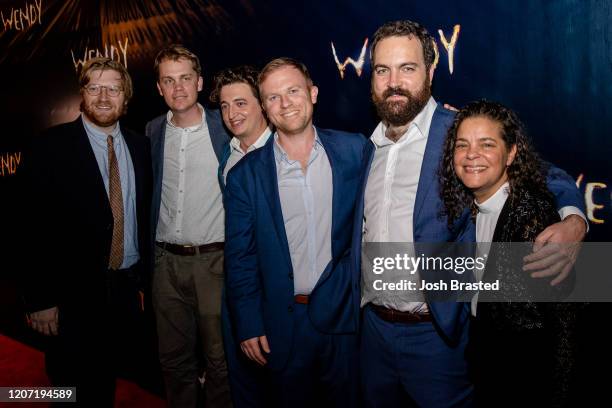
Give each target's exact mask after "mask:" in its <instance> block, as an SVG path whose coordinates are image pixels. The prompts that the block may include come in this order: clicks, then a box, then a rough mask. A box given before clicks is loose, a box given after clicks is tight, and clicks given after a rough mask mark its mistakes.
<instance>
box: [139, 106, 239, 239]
mask: <svg viewBox="0 0 612 408" xmlns="http://www.w3.org/2000/svg"><path fill="white" fill-rule="evenodd" d="M204 111H205V115H206V125H207V126H208V133H209V134H210V140H211V142H212V146H213V149H214V151H215V155H216V156H217V160H218V161H219V162H221V161H222V157H223V151H224V150H225V149H226V146H227V145H228V143H229V140H230V136H229V135H228V134H227V132H226V130H225V128H224V127H223V121H222V119H221V115H220V114H219V111H218V110H210V109H204ZM166 123H167V122H166V114H165V113H164V114H163V115H160V116H158V117H156V118H155V119H153V120H152V121H150V122H149V123H147V126H146V128H145V134H146V136H147V137H148V138H149V139H151V156H152V161H153V201H152V203H151V228H150V231H151V245H154V243H155V234H156V232H157V221H158V220H159V207H160V205H161V190H162V180H163V177H164V174H163V173H164V142H165V140H166ZM215 176H217V175H216V174H211V177H215Z"/></svg>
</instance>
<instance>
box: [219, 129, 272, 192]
mask: <svg viewBox="0 0 612 408" xmlns="http://www.w3.org/2000/svg"><path fill="white" fill-rule="evenodd" d="M271 134H272V131H271V130H270V128H269V127H266V130H264V131H263V133H262V134H261V135H260V136H259V138H258V139H257V140H256V141H255V143H253V144H252V145H250V146H249V148H248V149H247V151H246V152H245V151H243V150H242V148H241V147H240V139H238V138H237V137H232V140H230V149H231V153H230V157H229V158H228V159H227V163H226V164H225V168H224V169H223V182H224V183H225V182H226V181H227V173H229V171H230V170H231V169H232V167H234V166H235V165H236V163H238V162H239V161H240V159H242V158H243V157H244V156H245V155H246V154H247V153H250V152H252V151H253V150H255V149H259V148H260V147H262V146H263V145H265V144H266V142H267V141H268V139H269V138H270V135H271Z"/></svg>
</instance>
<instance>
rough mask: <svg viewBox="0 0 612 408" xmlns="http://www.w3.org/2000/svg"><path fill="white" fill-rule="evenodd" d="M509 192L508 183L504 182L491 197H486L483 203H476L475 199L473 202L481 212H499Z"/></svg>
mask: <svg viewBox="0 0 612 408" xmlns="http://www.w3.org/2000/svg"><path fill="white" fill-rule="evenodd" d="M509 193H510V184H508V182H505V183H504V184H503V185H502V186H501V187H500V188H499V189H498V190H497V191H496V192H495V194H493V195H492V196H491V197H489V198H487V199H486V200H485V201H484V202H483V203H480V204H478V203H477V202H476V200H474V203H475V204H476V206H477V207H478V212H481V213H483V214H489V213H496V212H501V210H502V208H503V207H504V204H505V203H506V199H507V198H508V194H509Z"/></svg>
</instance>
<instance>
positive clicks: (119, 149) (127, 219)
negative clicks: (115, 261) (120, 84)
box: [81, 115, 140, 269]
mask: <svg viewBox="0 0 612 408" xmlns="http://www.w3.org/2000/svg"><path fill="white" fill-rule="evenodd" d="M81 119H82V120H83V125H84V126H85V131H86V132H87V137H88V138H89V143H90V144H91V148H92V149H93V152H94V155H95V156H96V161H97V162H98V168H99V169H100V174H101V175H102V180H104V188H105V189H106V194H107V195H108V180H109V174H108V173H109V172H108V146H107V142H106V140H107V138H108V134H106V133H104V132H102V131H101V130H99V129H98V128H96V127H95V126H94V125H93V124H91V123H89V122H88V121H87V119H86V118H85V117H84V116H83V115H81ZM111 136H112V137H113V148H114V149H115V155H116V157H117V164H118V165H119V178H120V179H121V195H122V196H123V217H124V218H123V219H124V221H123V263H122V264H121V269H125V268H129V267H130V266H132V265H134V264H135V263H136V262H138V260H139V259H140V255H139V253H138V233H137V231H138V228H137V221H136V181H135V176H134V165H133V163H132V157H131V156H130V152H129V150H128V147H127V145H126V144H125V140H124V139H123V135H122V134H121V128H120V127H119V122H117V125H116V126H115V129H113V131H112V133H111Z"/></svg>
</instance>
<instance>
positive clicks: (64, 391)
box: [0, 387, 76, 402]
mask: <svg viewBox="0 0 612 408" xmlns="http://www.w3.org/2000/svg"><path fill="white" fill-rule="evenodd" d="M37 401H41V402H42V401H49V402H76V388H75V387H0V402H37Z"/></svg>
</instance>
